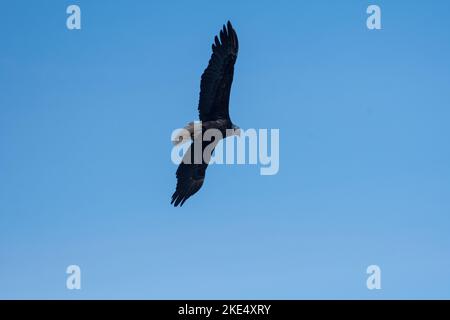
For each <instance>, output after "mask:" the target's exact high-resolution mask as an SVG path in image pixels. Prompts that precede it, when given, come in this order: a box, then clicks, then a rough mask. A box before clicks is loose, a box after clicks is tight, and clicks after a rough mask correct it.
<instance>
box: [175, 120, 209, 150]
mask: <svg viewBox="0 0 450 320" xmlns="http://www.w3.org/2000/svg"><path fill="white" fill-rule="evenodd" d="M201 127H202V125H201V123H200V124H195V123H194V122H189V123H188V124H187V125H186V126H185V127H184V128H183V129H179V130H178V131H176V132H175V134H174V135H173V136H172V143H173V145H175V146H177V145H179V144H181V143H184V142H187V141H189V140H191V139H192V137H194V138H195V137H197V136H198V135H199V134H201V132H202V131H201Z"/></svg>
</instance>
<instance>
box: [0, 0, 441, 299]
mask: <svg viewBox="0 0 450 320" xmlns="http://www.w3.org/2000/svg"><path fill="white" fill-rule="evenodd" d="M373 3H374V4H378V5H380V6H381V9H382V27H383V29H382V30H380V31H369V30H368V29H367V28H366V17H367V15H366V8H367V6H368V5H369V4H373ZM70 4H78V5H80V7H81V10H82V30H79V31H69V30H67V28H66V17H67V14H66V12H65V11H66V7H67V6H68V5H70ZM0 7H1V10H0V39H1V44H0V298H43V299H46V298H62V299H72V298H87V299H90V298H182V299H184V298H191V299H196V298H211V299H213V298H267V299H270V298H276V299H278V298H287V299H300V298H326V299H328V298H368V299H379V298H450V289H449V288H450V232H449V229H450V196H449V192H450V150H449V142H448V141H449V137H450V126H449V120H450V109H449V107H450V90H449V87H450V72H449V70H450V59H449V57H450V20H449V13H450V4H449V2H448V1H378V0H377V1H370V2H368V1H356V0H354V1H331V0H330V1H289V2H288V1H260V0H258V1H210V0H208V1H189V2H187V1H158V2H156V1H125V0H120V1H99V0H97V1H57V0H54V1H24V0H22V1H1V6H0ZM228 19H230V20H231V21H232V22H233V24H234V26H235V28H236V30H237V32H238V35H239V40H240V56H239V59H238V61H237V64H236V72H235V81H234V84H233V91H232V97H231V113H232V117H233V120H234V121H235V122H236V123H237V124H238V125H239V126H241V127H242V128H279V129H280V139H281V142H280V171H279V173H278V175H275V176H261V175H260V174H259V168H258V166H254V165H252V166H246V165H244V166H243V165H241V166H232V165H229V166H214V167H211V168H209V170H208V174H207V179H206V182H205V185H204V188H203V189H202V190H201V191H200V192H199V193H198V194H197V195H195V196H194V197H193V198H191V199H189V200H188V202H186V204H185V205H184V206H183V207H182V208H181V209H180V208H173V207H171V206H170V203H169V202H170V196H171V194H172V192H173V191H174V186H175V170H176V166H175V165H174V164H172V162H171V161H170V150H171V143H170V134H171V132H172V130H173V129H175V128H178V127H180V126H183V125H184V124H185V123H187V122H188V121H191V120H194V119H196V117H197V112H196V108H197V102H198V90H199V81H200V75H201V73H202V71H203V69H204V68H205V66H206V64H207V61H208V59H209V56H210V46H211V43H212V39H213V36H214V35H215V34H216V33H217V32H218V30H219V28H220V27H221V25H222V24H223V23H225V22H226V21H227V20H228ZM70 264H77V265H79V266H80V267H81V269H82V289H81V290H80V291H69V290H67V289H66V287H65V282H66V273H65V270H66V267H67V266H68V265H70ZM371 264H377V265H379V266H380V267H381V270H382V289H381V290H379V291H369V290H368V289H367V288H366V278H367V275H366V273H365V272H366V268H367V266H369V265H371Z"/></svg>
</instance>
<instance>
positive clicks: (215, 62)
mask: <svg viewBox="0 0 450 320" xmlns="http://www.w3.org/2000/svg"><path fill="white" fill-rule="evenodd" d="M219 38H220V41H219ZM219 38H218V37H217V36H216V37H215V38H214V44H213V45H212V55H211V59H210V60H209V63H208V67H207V68H206V69H205V71H204V72H203V74H202V80H201V82H200V100H199V104H198V111H199V117H200V120H201V121H210V120H217V119H230V116H229V113H228V105H229V101H230V91H231V83H232V82H233V73H234V64H235V62H236V59H237V54H238V49H239V44H238V38H237V34H236V31H234V29H233V26H232V25H231V23H230V21H228V23H227V26H226V27H225V25H224V26H223V29H222V30H221V31H220V34H219Z"/></svg>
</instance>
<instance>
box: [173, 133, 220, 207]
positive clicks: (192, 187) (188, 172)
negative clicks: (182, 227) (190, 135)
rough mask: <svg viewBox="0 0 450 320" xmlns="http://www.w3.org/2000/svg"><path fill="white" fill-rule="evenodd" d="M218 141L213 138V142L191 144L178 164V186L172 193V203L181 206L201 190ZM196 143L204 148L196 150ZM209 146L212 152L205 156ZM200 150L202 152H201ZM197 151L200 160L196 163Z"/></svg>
mask: <svg viewBox="0 0 450 320" xmlns="http://www.w3.org/2000/svg"><path fill="white" fill-rule="evenodd" d="M218 142H219V141H215V140H213V141H211V142H201V141H195V142H192V143H191V146H190V147H189V149H188V150H187V151H186V153H185V155H184V157H183V160H182V162H181V163H180V165H179V166H178V169H177V188H176V190H175V192H174V193H173V195H172V202H171V203H170V204H173V205H174V206H175V207H177V206H178V205H180V207H181V206H182V205H183V203H184V202H185V201H186V200H187V199H189V197H190V196H192V195H193V194H195V193H196V192H197V191H198V190H200V188H201V187H202V185H203V181H204V180H205V174H206V168H207V167H208V163H209V160H210V158H211V154H212V152H213V151H214V148H215V147H216V145H217V143H218ZM194 143H199V144H200V143H201V145H202V148H201V149H200V148H198V150H195V148H194ZM207 147H208V148H209V149H210V153H209V154H205V157H203V154H204V152H205V149H206V148H207ZM200 151H201V154H200V153H199V152H200ZM195 152H198V154H197V159H199V160H200V161H198V163H195V160H196V155H195Z"/></svg>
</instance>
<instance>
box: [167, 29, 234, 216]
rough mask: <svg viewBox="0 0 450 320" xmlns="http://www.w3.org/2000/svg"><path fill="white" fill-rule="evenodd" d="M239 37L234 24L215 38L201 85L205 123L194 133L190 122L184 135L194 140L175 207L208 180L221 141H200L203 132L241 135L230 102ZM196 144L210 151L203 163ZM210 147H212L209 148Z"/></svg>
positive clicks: (180, 175) (182, 170)
mask: <svg viewBox="0 0 450 320" xmlns="http://www.w3.org/2000/svg"><path fill="white" fill-rule="evenodd" d="M238 48H239V44H238V38H237V34H236V31H235V30H234V29H233V26H232V25H231V23H230V21H228V22H227V25H226V26H225V25H224V26H223V28H222V30H221V31H220V33H219V37H217V36H216V37H215V38H214V43H213V45H212V54H211V58H210V60H209V63H208V67H207V68H206V69H205V71H204V72H203V74H202V77H201V82H200V99H199V104H198V112H199V118H200V121H201V126H200V129H201V130H200V131H201V132H200V134H198V132H194V131H195V130H194V127H195V126H194V123H192V122H191V123H189V124H188V125H187V126H186V127H185V130H184V132H187V135H188V138H190V140H192V142H191V145H190V147H189V149H188V150H187V151H186V153H185V155H184V156H183V160H182V161H181V163H180V165H179V166H178V169H177V172H176V177H177V186H176V190H175V192H174V194H173V195H172V202H171V204H173V205H174V206H175V207H177V206H178V205H179V206H180V207H181V206H182V205H183V204H184V202H185V201H186V200H187V199H189V197H191V196H192V195H193V194H195V193H196V192H197V191H198V190H200V188H201V187H202V185H203V182H204V180H205V173H206V168H207V167H208V163H209V160H210V158H211V154H212V152H213V150H214V147H215V146H216V145H217V143H218V142H219V141H220V139H212V140H211V141H202V139H200V141H198V139H197V138H198V137H202V136H203V133H204V132H205V131H206V130H208V129H217V130H219V131H220V132H221V133H222V137H223V138H225V137H227V136H230V135H239V134H240V129H239V127H238V126H236V125H235V124H233V122H232V121H231V119H230V114H229V102H230V91H231V83H232V82H233V73H234V64H235V62H236V59H237V55H238ZM183 138H184V137H183V136H182V135H181V136H179V137H176V138H175V141H174V143H175V144H178V143H180V142H182V141H184V140H183ZM194 143H200V144H201V148H197V149H198V150H201V151H202V155H203V151H204V150H205V148H208V151H207V152H206V153H208V152H209V150H210V153H209V154H208V155H207V156H206V157H204V156H201V160H200V161H195V160H194V156H195V155H194V153H195V152H193V149H196V148H194V147H193V146H194ZM208 146H209V147H208Z"/></svg>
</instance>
